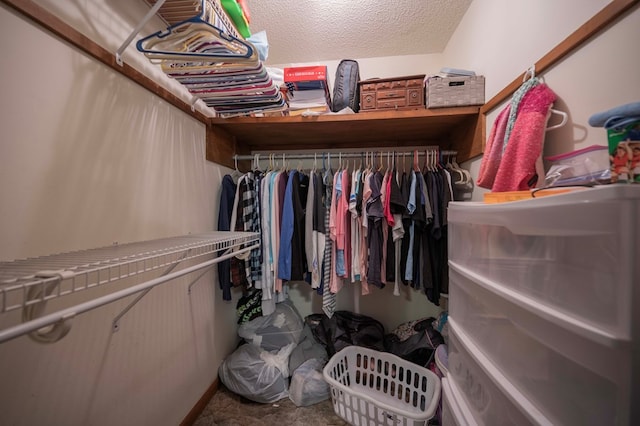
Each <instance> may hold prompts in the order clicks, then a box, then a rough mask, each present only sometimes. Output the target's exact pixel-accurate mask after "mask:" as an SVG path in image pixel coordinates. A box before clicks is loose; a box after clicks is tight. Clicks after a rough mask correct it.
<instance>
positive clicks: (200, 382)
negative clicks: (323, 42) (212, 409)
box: [0, 2, 237, 425]
mask: <svg viewBox="0 0 640 426" xmlns="http://www.w3.org/2000/svg"><path fill="white" fill-rule="evenodd" d="M65 3H66V5H67V6H68V7H70V8H71V9H72V6H71V2H65ZM84 3H87V2H84ZM121 3H122V4H124V2H121ZM131 3H137V4H140V5H142V6H141V7H140V8H139V10H138V13H139V12H141V11H143V10H145V8H146V7H145V6H144V4H143V2H131ZM105 5H106V2H104V3H100V4H96V3H95V2H93V4H92V6H94V8H93V9H91V8H89V9H88V10H83V11H81V12H82V13H81V14H80V15H79V16H78V17H77V19H75V20H76V21H77V22H82V25H84V26H86V27H91V28H92V29H93V31H94V32H95V34H102V35H103V37H108V36H111V40H112V42H113V43H112V44H117V43H115V41H116V40H117V39H118V38H119V40H120V42H121V41H122V40H124V38H125V36H126V34H125V35H124V36H122V34H118V35H115V34H112V33H110V32H109V31H107V30H105V31H101V28H107V27H108V26H109V25H111V24H115V23H117V22H119V21H118V17H119V15H118V14H115V15H113V14H111V15H110V14H106V13H105V12H104V8H106V6H105ZM99 7H102V9H99ZM146 9H148V8H146ZM74 12H77V11H74V10H69V11H68V15H63V16H66V17H67V18H68V16H69V15H72V14H73V13H74ZM60 13H62V12H60ZM122 13H123V14H124V12H122ZM141 16H142V15H139V16H138V18H139V17H141ZM129 18H130V19H129ZM133 19H134V17H133V16H128V18H127V19H124V20H123V21H124V22H122V23H120V27H117V26H116V25H114V27H117V28H120V29H121V30H122V31H120V32H121V33H123V32H126V31H124V29H125V28H123V27H127V26H129V25H131V26H132V25H133V24H130V22H132V21H133ZM0 28H2V34H3V36H2V37H0V52H2V56H3V59H2V61H0V75H1V76H2V78H1V79H0V92H1V93H2V98H1V100H0V104H1V105H2V108H1V111H2V114H1V115H0V129H2V130H1V131H0V132H1V133H0V134H1V135H2V143H1V144H0V182H1V183H0V199H2V202H1V203H0V235H1V236H2V244H1V245H0V260H2V261H6V260H12V259H16V258H24V257H33V256H41V255H48V254H53V253H59V252H66V251H72V250H81V249H88V248H95V247H102V246H108V245H111V244H112V243H114V242H119V243H127V242H132V241H141V240H147V239H154V238H160V237H167V236H174V235H184V234H187V233H190V232H191V233H198V232H203V231H209V230H213V229H215V226H216V220H217V210H218V198H219V193H218V191H219V188H220V181H221V178H222V175H223V174H224V172H225V170H226V169H224V168H221V167H219V166H217V165H215V164H212V163H208V162H207V161H206V160H205V145H204V139H205V128H204V125H203V124H202V123H200V122H198V121H196V120H194V119H193V118H191V117H190V116H187V115H186V114H184V113H182V112H180V111H178V110H177V109H176V108H174V107H172V106H170V105H169V104H167V103H166V102H164V101H162V100H160V99H159V98H158V97H157V96H155V95H153V94H151V93H149V92H148V91H146V90H144V89H142V88H141V87H139V86H138V85H136V84H135V83H133V82H132V81H130V80H128V79H126V78H124V77H123V76H121V75H119V74H115V73H113V72H111V71H110V70H108V69H107V68H106V67H104V66H102V65H101V64H98V63H97V62H95V61H93V60H90V59H88V58H87V57H85V56H84V55H83V54H81V53H79V52H77V51H76V50H74V49H71V48H70V47H69V46H68V45H66V44H65V43H61V42H60V41H59V40H58V39H56V38H55V37H53V36H52V35H51V34H49V33H48V32H46V31H44V30H42V29H41V28H39V27H38V26H34V25H33V24H32V23H31V22H30V21H27V20H25V19H23V18H21V17H19V16H17V15H15V14H14V12H13V11H11V10H10V9H8V8H6V7H5V6H4V5H2V6H0ZM128 30H130V28H129V29H128ZM128 30H127V31H128ZM114 51H115V49H114ZM147 62H148V61H147ZM190 278H193V276H191V277H187V278H184V279H179V280H176V281H173V282H171V283H168V284H164V285H162V286H160V287H157V288H155V289H153V290H152V291H151V292H150V293H149V294H148V295H147V296H146V297H145V298H144V299H142V301H141V302H140V303H138V304H137V305H136V306H135V307H134V308H133V309H132V310H131V311H129V312H128V313H127V315H125V317H124V318H123V319H122V323H121V327H120V331H118V332H117V333H112V332H111V322H112V320H113V319H114V317H115V316H116V315H117V314H118V313H119V312H120V311H121V310H122V309H123V308H124V307H125V306H126V305H127V304H128V303H129V302H130V301H131V300H132V297H129V298H126V299H123V300H121V301H119V302H116V303H113V304H110V305H107V306H105V307H102V308H98V309H96V310H94V311H91V312H89V313H86V314H82V315H79V316H78V317H76V318H74V319H73V321H72V328H71V331H70V333H69V335H68V336H66V337H65V338H64V339H62V340H61V341H60V342H57V343H54V344H50V345H42V344H37V343H35V342H33V341H31V340H30V339H28V338H27V337H20V338H17V339H15V340H11V341H9V342H5V343H1V344H0V377H2V379H1V380H0V419H1V420H0V423H2V424H3V425H141V424H158V425H165V424H166V425H175V424H178V423H179V422H180V421H181V420H182V419H183V418H184V416H185V415H186V414H187V413H188V412H189V410H190V409H191V408H192V407H193V405H194V404H195V402H196V401H198V399H199V398H200V397H201V396H202V395H203V393H204V392H205V390H206V389H207V388H208V387H209V385H211V383H212V382H213V381H214V379H215V378H216V377H217V368H218V365H219V364H220V362H221V360H222V359H223V358H224V357H225V356H226V355H227V354H228V353H230V351H232V349H233V348H234V347H235V344H236V342H237V337H236V333H235V331H236V330H235V327H234V326H227V324H235V306H234V305H233V304H231V303H224V302H223V301H222V297H221V294H220V292H219V291H218V284H217V278H215V274H214V273H213V272H209V273H208V274H207V275H205V276H204V277H203V278H201V279H200V281H199V282H198V283H197V284H195V286H194V287H193V289H192V290H193V291H192V294H190V295H189V294H188V293H187V285H188V284H189V282H190ZM140 280H142V278H140ZM140 280H138V281H136V282H140ZM129 284H131V282H123V283H119V284H118V285H117V287H118V288H121V287H122V286H123V285H129ZM86 293H87V294H82V293H78V294H77V295H75V296H72V297H66V298H64V299H65V300H64V302H62V301H55V302H51V303H50V304H49V307H48V310H47V312H50V310H51V309H53V307H54V306H55V305H61V304H64V305H65V306H68V305H67V304H71V303H73V302H80V301H84V300H87V299H88V298H89V297H92V296H98V295H101V294H103V293H104V291H102V290H89V291H86ZM17 321H19V318H18V313H15V314H14V313H11V314H9V315H2V316H0V327H2V328H4V327H5V326H7V325H9V324H13V323H16V322H17Z"/></svg>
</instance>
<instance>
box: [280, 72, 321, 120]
mask: <svg viewBox="0 0 640 426" xmlns="http://www.w3.org/2000/svg"><path fill="white" fill-rule="evenodd" d="M284 82H285V85H286V87H287V95H288V103H289V115H301V114H304V113H306V112H309V113H320V114H321V113H326V112H330V111H331V95H330V92H329V78H328V76H327V67H326V66H324V65H318V66H309V67H290V68H285V69H284Z"/></svg>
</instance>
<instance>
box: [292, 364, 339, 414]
mask: <svg viewBox="0 0 640 426" xmlns="http://www.w3.org/2000/svg"><path fill="white" fill-rule="evenodd" d="M325 364H326V361H325V360H324V359H319V358H313V359H310V360H307V361H305V362H303V363H302V364H301V365H300V367H298V368H297V369H296V371H294V372H293V375H292V376H291V385H290V386H289V399H290V400H291V401H293V403H294V404H296V406H298V407H306V406H308V405H314V404H317V403H319V402H322V401H325V400H327V399H329V396H330V393H329V392H330V389H329V384H328V383H327V382H326V381H325V380H324V376H323V375H322V369H323V367H324V366H325Z"/></svg>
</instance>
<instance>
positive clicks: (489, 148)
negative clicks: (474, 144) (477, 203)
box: [476, 103, 511, 189]
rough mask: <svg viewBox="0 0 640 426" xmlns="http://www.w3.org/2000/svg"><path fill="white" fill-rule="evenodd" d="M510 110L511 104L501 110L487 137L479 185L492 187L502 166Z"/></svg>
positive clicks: (477, 181) (479, 173)
mask: <svg viewBox="0 0 640 426" xmlns="http://www.w3.org/2000/svg"><path fill="white" fill-rule="evenodd" d="M509 111H511V104H510V103H509V104H507V106H506V107H505V108H504V109H503V110H502V111H500V113H499V114H498V117H496V121H495V122H494V123H493V127H492V128H491V133H490V134H489V138H488V139H487V145H486V146H485V148H484V155H483V156H482V162H481V163H480V171H479V172H478V179H477V180H476V183H477V184H478V186H480V187H482V188H486V189H491V187H492V186H493V181H494V180H495V178H496V173H498V168H499V167H500V159H501V158H502V146H503V144H504V135H505V133H506V130H507V122H508V121H509Z"/></svg>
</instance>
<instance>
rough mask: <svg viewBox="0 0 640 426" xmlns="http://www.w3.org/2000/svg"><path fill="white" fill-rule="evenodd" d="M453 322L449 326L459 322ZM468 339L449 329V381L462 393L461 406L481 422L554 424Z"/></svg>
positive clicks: (496, 424) (491, 424)
mask: <svg viewBox="0 0 640 426" xmlns="http://www.w3.org/2000/svg"><path fill="white" fill-rule="evenodd" d="M450 321H451V322H450V323H449V325H454V324H455V321H453V320H450ZM463 341H466V342H467V343H466V344H463V343H462V342H463ZM468 341H469V339H468V337H466V336H464V333H462V332H458V331H457V330H456V329H455V328H454V327H451V328H450V329H449V376H447V380H448V381H449V385H451V387H453V388H456V389H459V395H461V396H462V398H461V400H460V399H458V401H457V403H458V407H465V408H466V409H467V410H468V412H470V413H471V416H472V418H473V419H474V420H475V422H477V423H478V424H479V425H485V426H501V425H505V426H506V425H518V426H524V425H536V424H537V425H551V424H552V423H551V421H550V420H549V419H547V418H546V417H545V416H544V415H543V414H542V413H541V412H540V411H538V410H537V408H536V407H535V406H533V405H532V404H531V403H530V402H529V401H528V400H527V399H526V398H525V397H524V396H523V395H522V394H521V393H519V392H518V390H517V389H516V388H514V387H513V386H512V385H511V384H510V383H509V382H508V380H506V379H505V378H504V377H503V376H502V375H501V374H500V373H499V372H498V371H497V370H496V367H495V366H494V365H493V364H492V363H491V362H490V361H489V360H488V359H487V358H486V357H485V356H483V354H482V353H481V352H480V351H478V350H476V348H474V347H473V345H470V344H469V343H468ZM449 408H451V407H449Z"/></svg>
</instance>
